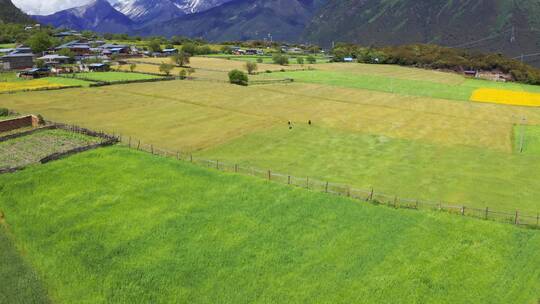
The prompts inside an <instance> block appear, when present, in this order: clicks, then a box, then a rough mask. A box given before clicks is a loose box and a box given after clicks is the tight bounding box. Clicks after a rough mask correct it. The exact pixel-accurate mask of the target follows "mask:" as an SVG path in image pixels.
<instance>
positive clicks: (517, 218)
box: [514, 210, 519, 225]
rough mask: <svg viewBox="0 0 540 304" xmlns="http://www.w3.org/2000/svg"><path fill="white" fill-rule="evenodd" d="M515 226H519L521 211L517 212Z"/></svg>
mask: <svg viewBox="0 0 540 304" xmlns="http://www.w3.org/2000/svg"><path fill="white" fill-rule="evenodd" d="M514 224H515V225H517V224H519V211H518V210H516V218H515V220H514Z"/></svg>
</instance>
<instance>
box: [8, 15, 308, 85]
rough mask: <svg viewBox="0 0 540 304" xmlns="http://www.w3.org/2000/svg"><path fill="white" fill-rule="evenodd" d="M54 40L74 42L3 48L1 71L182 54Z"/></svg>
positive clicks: (99, 65)
mask: <svg viewBox="0 0 540 304" xmlns="http://www.w3.org/2000/svg"><path fill="white" fill-rule="evenodd" d="M35 26H39V25H35ZM29 29H31V27H29ZM53 37H55V38H58V39H64V41H65V40H71V41H69V42H66V43H63V44H61V45H58V46H55V47H53V48H50V49H49V50H47V51H45V52H43V53H40V54H35V53H33V51H32V49H31V48H30V47H28V46H25V45H19V46H16V47H14V48H5V49H0V71H2V70H3V71H17V72H18V74H17V75H18V76H19V77H21V78H41V77H47V76H50V75H51V74H64V73H79V72H94V71H98V72H103V71H108V70H110V67H111V65H113V64H116V63H117V62H120V63H122V61H123V60H129V59H130V58H141V57H170V56H173V55H174V54H177V53H178V52H179V50H178V49H177V48H174V47H173V48H165V49H162V50H160V51H159V52H156V51H149V50H147V48H146V47H144V48H142V47H137V46H135V45H130V44H117V43H110V42H107V41H105V40H99V39H87V38H84V37H83V35H82V34H81V33H80V32H78V31H73V30H68V31H63V32H59V33H55V34H53ZM228 48H229V50H228V53H229V54H231V55H257V56H262V55H265V52H264V50H262V49H258V48H242V47H239V46H230V47H228ZM278 49H279V50H280V51H281V52H283V53H288V54H304V53H306V50H304V49H302V48H299V47H291V46H288V45H282V46H280V47H279V48H278ZM66 54H67V55H66Z"/></svg>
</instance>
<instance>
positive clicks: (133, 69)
mask: <svg viewBox="0 0 540 304" xmlns="http://www.w3.org/2000/svg"><path fill="white" fill-rule="evenodd" d="M136 68H137V65H136V64H135V63H132V64H130V65H129V70H130V71H131V72H135V69H136Z"/></svg>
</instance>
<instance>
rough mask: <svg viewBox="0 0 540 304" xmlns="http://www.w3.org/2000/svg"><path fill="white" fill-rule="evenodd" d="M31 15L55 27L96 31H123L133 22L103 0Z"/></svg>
mask: <svg viewBox="0 0 540 304" xmlns="http://www.w3.org/2000/svg"><path fill="white" fill-rule="evenodd" d="M33 17H34V18H35V19H36V20H37V21H39V22H41V23H45V24H49V25H52V26H55V27H66V28H70V29H74V30H93V31H96V32H111V33H124V32H127V31H128V30H129V29H130V28H131V27H132V26H133V24H134V23H133V21H131V19H129V18H128V17H126V16H125V15H124V14H122V13H120V12H118V11H117V10H116V9H114V8H113V7H112V6H111V5H110V4H109V2H107V1H105V0H95V1H92V2H91V3H89V4H87V5H84V6H81V7H76V8H71V9H67V10H63V11H60V12H57V13H55V14H52V15H49V16H33Z"/></svg>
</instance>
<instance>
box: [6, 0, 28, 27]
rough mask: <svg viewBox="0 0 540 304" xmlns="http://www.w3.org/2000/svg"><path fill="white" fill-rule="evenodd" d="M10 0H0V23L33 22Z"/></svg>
mask: <svg viewBox="0 0 540 304" xmlns="http://www.w3.org/2000/svg"><path fill="white" fill-rule="evenodd" d="M33 22H34V21H33V20H32V19H31V18H30V17H28V16H27V15H26V14H25V13H23V12H21V10H20V9H18V8H17V7H16V6H15V5H14V4H13V3H12V2H11V0H0V23H33Z"/></svg>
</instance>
